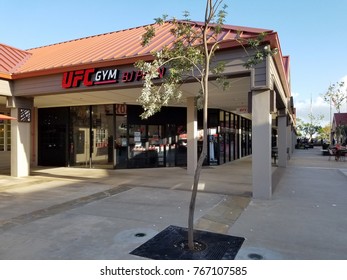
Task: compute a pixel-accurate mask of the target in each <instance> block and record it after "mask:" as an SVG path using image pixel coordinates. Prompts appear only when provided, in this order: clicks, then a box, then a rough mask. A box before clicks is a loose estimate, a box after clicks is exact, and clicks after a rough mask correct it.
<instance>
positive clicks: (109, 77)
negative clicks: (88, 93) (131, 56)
mask: <svg viewBox="0 0 347 280" xmlns="http://www.w3.org/2000/svg"><path fill="white" fill-rule="evenodd" d="M165 72H166V68H165V67H161V68H159V69H158V73H159V76H158V79H162V78H163V77H164V75H165ZM145 75H146V73H144V72H142V71H140V70H137V71H121V70H119V69H106V70H97V69H95V68H89V69H84V70H76V71H69V72H65V73H64V74H63V79H62V87H63V88H76V87H79V86H81V84H83V85H84V86H86V87H90V86H95V85H105V84H117V83H131V82H135V81H141V80H143V79H144V76H145Z"/></svg>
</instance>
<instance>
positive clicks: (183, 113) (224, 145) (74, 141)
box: [38, 104, 251, 169]
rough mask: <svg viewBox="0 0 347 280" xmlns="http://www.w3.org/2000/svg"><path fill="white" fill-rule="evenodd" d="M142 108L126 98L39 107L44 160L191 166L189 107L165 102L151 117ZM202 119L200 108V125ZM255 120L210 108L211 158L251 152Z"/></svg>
mask: <svg viewBox="0 0 347 280" xmlns="http://www.w3.org/2000/svg"><path fill="white" fill-rule="evenodd" d="M141 112H142V108H141V106H138V105H125V104H107V105H89V106H72V107H58V108H41V109H38V165H40V166H70V167H73V166H77V167H86V168H91V167H93V168H95V167H96V168H116V169H119V168H149V167H172V166H186V165H187V127H186V119H187V110H186V108H182V107H164V108H163V109H162V110H161V112H159V113H158V114H156V115H154V116H153V117H151V118H149V119H147V120H143V119H141V118H140V117H139V116H140V114H141ZM201 119H202V115H201V113H200V114H198V128H199V131H202V120H201ZM250 123H251V122H250V120H248V119H245V118H243V117H241V116H238V115H235V114H233V113H229V112H225V111H222V110H219V109H210V110H209V118H208V126H209V133H210V134H209V137H208V139H209V145H208V157H207V158H206V162H205V164H206V165H219V164H223V163H226V162H229V161H232V160H235V159H238V158H240V157H243V156H246V155H250V154H251V138H250V135H251V132H250V131H249V129H250V125H249V124H250ZM246 124H248V125H246ZM201 133H202V132H201ZM199 143H200V141H199ZM238 143H240V144H241V145H240V146H239V145H238ZM201 146H202V144H201V143H200V145H198V152H199V151H200V150H201Z"/></svg>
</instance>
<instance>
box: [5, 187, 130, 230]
mask: <svg viewBox="0 0 347 280" xmlns="http://www.w3.org/2000/svg"><path fill="white" fill-rule="evenodd" d="M131 188H132V187H130V186H128V185H123V186H122V185H120V186H118V187H114V188H111V189H108V190H105V191H102V192H97V193H94V194H92V195H88V196H83V197H79V198H77V199H73V200H70V201H67V202H63V203H60V204H56V205H53V206H50V207H47V208H44V209H39V210H35V211H33V212H30V213H26V214H22V215H19V216H17V217H13V218H10V219H7V220H3V221H0V230H1V231H6V230H8V229H11V228H13V227H15V226H19V225H24V224H27V223H30V222H33V221H36V220H39V219H43V218H47V217H49V216H53V215H56V214H59V213H61V212H63V211H66V210H71V209H75V208H77V207H80V206H84V205H86V204H88V203H91V202H94V201H97V200H100V199H104V198H107V197H110V196H113V195H116V194H119V193H122V192H125V191H128V190H130V189H131Z"/></svg>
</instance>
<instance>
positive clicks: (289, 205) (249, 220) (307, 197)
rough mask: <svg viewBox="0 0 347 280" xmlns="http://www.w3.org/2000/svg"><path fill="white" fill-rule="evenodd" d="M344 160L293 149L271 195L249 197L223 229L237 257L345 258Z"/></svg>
mask: <svg viewBox="0 0 347 280" xmlns="http://www.w3.org/2000/svg"><path fill="white" fill-rule="evenodd" d="M346 213H347V161H345V162H336V161H335V160H334V159H333V158H332V159H331V160H329V157H328V156H322V155H321V152H320V149H319V148H314V149H309V150H296V151H295V153H294V156H293V158H292V160H291V161H290V162H289V166H288V167H287V168H286V170H285V171H284V173H283V176H282V178H281V179H280V181H279V184H278V186H277V188H276V190H275V192H274V196H273V199H272V200H269V201H257V200H253V201H252V202H251V203H250V204H249V206H248V207H247V209H246V211H244V212H243V213H242V214H241V216H240V217H239V219H238V220H237V221H236V223H234V225H233V226H232V227H231V229H230V230H229V231H228V233H229V234H232V235H240V236H243V237H245V238H246V241H245V242H244V244H243V246H242V248H241V250H240V251H239V253H238V255H237V259H250V258H253V259H289V260H291V259H299V260H307V259H313V260H317V259H323V260H336V259H343V260H346V259H347V234H346V233H347V218H346Z"/></svg>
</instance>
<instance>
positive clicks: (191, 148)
mask: <svg viewBox="0 0 347 280" xmlns="http://www.w3.org/2000/svg"><path fill="white" fill-rule="evenodd" d="M197 160H198V121H197V112H196V103H195V98H194V97H190V98H188V99H187V173H188V174H194V173H195V169H196V166H197Z"/></svg>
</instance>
